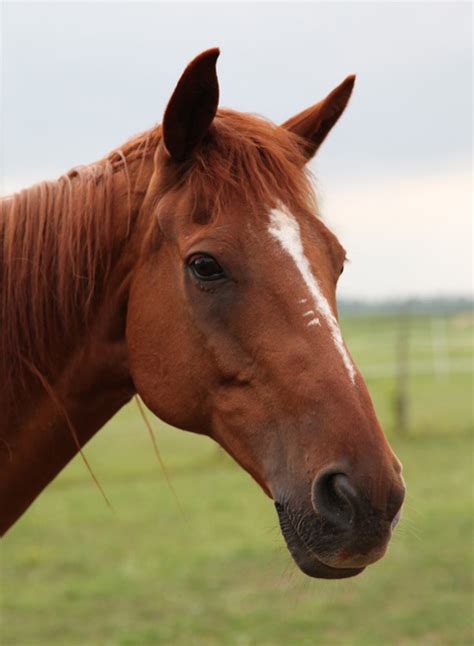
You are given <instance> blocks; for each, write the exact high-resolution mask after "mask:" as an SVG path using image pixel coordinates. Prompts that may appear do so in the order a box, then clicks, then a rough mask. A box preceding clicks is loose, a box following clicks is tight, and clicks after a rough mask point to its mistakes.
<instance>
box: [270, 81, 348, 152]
mask: <svg viewBox="0 0 474 646" xmlns="http://www.w3.org/2000/svg"><path fill="white" fill-rule="evenodd" d="M354 82H355V76H354V75H352V76H348V77H347V78H346V79H345V80H344V81H343V82H342V83H341V84H340V85H338V86H337V87H336V88H335V89H334V90H333V91H332V92H331V93H330V94H328V96H327V97H326V98H325V99H323V100H322V101H320V102H319V103H316V105H313V106H311V107H310V108H307V109H306V110H303V112H300V113H299V114H297V115H295V116H294V117H291V119H288V121H285V123H283V124H282V127H283V128H286V129H287V130H289V131H290V132H293V133H294V134H295V135H298V136H299V137H300V139H301V140H302V145H303V152H304V155H305V157H306V159H307V160H309V159H311V157H313V155H314V154H315V153H316V151H317V150H318V148H319V146H320V145H321V144H322V143H323V141H324V140H325V139H326V136H327V134H328V133H329V131H330V130H331V128H332V127H333V126H334V124H335V123H336V121H337V120H338V119H339V117H340V116H341V114H342V113H343V112H344V109H345V107H346V105H347V103H348V101H349V99H350V96H351V94H352V88H353V87H354Z"/></svg>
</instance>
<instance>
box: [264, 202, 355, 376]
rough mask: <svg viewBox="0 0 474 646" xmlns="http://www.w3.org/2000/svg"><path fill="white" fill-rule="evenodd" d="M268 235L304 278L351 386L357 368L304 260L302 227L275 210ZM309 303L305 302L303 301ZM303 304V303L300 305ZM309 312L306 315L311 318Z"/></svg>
mask: <svg viewBox="0 0 474 646" xmlns="http://www.w3.org/2000/svg"><path fill="white" fill-rule="evenodd" d="M268 231H269V233H270V234H271V235H272V236H273V237H274V238H275V239H276V240H278V242H279V243H280V245H281V246H282V248H283V249H284V250H285V251H286V252H287V253H288V254H289V255H290V256H291V258H292V259H293V262H294V263H295V265H296V268H297V269H298V271H299V272H300V274H301V277H302V278H303V281H304V283H305V285H306V287H307V288H308V291H309V293H310V294H311V296H312V297H313V300H314V306H315V310H316V311H317V312H318V313H319V314H320V315H321V316H322V317H323V319H324V320H325V321H326V323H327V325H328V327H329V330H330V332H331V336H332V338H333V341H334V344H335V346H336V348H337V351H338V352H339V354H340V355H341V357H342V360H343V362H344V365H345V367H346V370H347V372H348V373H349V377H350V378H351V381H352V383H355V374H356V372H355V368H354V364H353V363H352V361H351V358H350V357H349V353H348V352H347V349H346V346H345V345H344V341H343V340H342V334H341V330H340V328H339V324H338V322H337V319H336V317H335V316H334V314H333V313H332V310H331V306H330V305H329V302H328V300H327V298H326V297H325V296H324V294H323V293H322V291H321V288H320V286H319V283H318V281H317V279H316V277H315V276H314V275H313V272H312V271H311V266H310V264H309V261H308V259H307V258H306V256H305V253H304V249H303V242H302V240H301V234H300V226H299V224H298V222H297V221H296V219H295V218H294V217H293V216H292V215H290V214H289V213H285V212H284V211H281V210H280V209H273V210H272V211H271V213H270V226H269V227H268ZM303 301H305V302H306V299H303ZM301 302H302V301H300V303H301ZM311 313H313V312H312V311H311ZM308 314H309V312H306V313H305V314H303V316H308ZM308 325H311V326H312V325H320V322H319V318H316V317H315V318H313V319H312V320H311V321H310V322H309V323H308Z"/></svg>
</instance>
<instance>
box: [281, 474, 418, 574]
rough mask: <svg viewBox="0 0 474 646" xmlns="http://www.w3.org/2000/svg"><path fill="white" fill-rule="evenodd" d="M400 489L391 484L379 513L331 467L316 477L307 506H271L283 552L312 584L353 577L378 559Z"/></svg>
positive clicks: (393, 518)
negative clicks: (286, 551) (313, 579)
mask: <svg viewBox="0 0 474 646" xmlns="http://www.w3.org/2000/svg"><path fill="white" fill-rule="evenodd" d="M404 494H405V489H404V487H403V486H402V484H401V483H400V482H398V481H396V482H394V483H393V485H392V487H391V489H390V491H389V493H388V495H387V496H386V499H385V501H384V505H383V508H382V509H376V508H375V507H374V506H373V504H372V503H371V501H370V500H369V498H368V497H367V496H365V495H364V494H362V493H361V492H360V491H358V490H357V488H356V486H355V485H354V483H353V481H351V479H350V477H349V476H348V475H347V474H346V473H344V471H343V470H341V469H340V468H338V467H336V466H331V467H327V468H325V469H323V470H322V471H320V472H319V473H318V475H317V476H316V478H315V479H314V482H313V484H312V488H311V505H310V504H308V502H309V501H308V502H306V503H305V504H303V508H301V504H299V505H295V504H291V503H290V502H284V503H282V502H276V503H275V506H276V510H277V513H278V517H279V520H280V526H281V530H282V533H283V536H284V537H285V540H286V543H287V545H288V549H289V551H290V553H291V555H292V556H293V558H294V560H295V561H296V563H297V565H298V566H299V567H300V569H301V570H302V571H303V572H304V573H305V574H308V575H309V576H313V577H318V578H327V579H335V578H345V577H349V576H354V575H356V574H359V573H360V572H362V570H363V569H364V568H365V567H366V566H367V565H370V564H371V563H374V562H375V561H377V560H378V559H380V558H381V557H382V556H383V555H384V554H385V551H386V549H387V546H388V542H389V540H390V536H391V533H392V530H393V528H394V527H395V525H396V523H397V520H398V518H399V516H400V510H401V506H402V503H403V498H404Z"/></svg>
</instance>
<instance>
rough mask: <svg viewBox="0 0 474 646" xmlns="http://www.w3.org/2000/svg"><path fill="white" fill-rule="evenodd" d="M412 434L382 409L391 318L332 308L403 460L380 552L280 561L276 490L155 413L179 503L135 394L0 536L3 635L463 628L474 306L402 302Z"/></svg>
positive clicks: (389, 368) (393, 634)
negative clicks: (387, 537)
mask: <svg viewBox="0 0 474 646" xmlns="http://www.w3.org/2000/svg"><path fill="white" fill-rule="evenodd" d="M409 326H410V338H409V343H410V366H411V374H410V377H409V384H410V388H409V393H410V406H409V423H410V427H409V432H408V433H407V434H406V435H405V436H400V434H397V432H396V430H397V429H396V428H395V422H394V415H393V393H394V383H395V381H394V376H393V375H394V369H395V364H396V354H395V350H394V348H395V347H396V335H397V319H396V318H394V317H392V316H377V317H374V316H371V317H366V316H351V317H348V318H346V319H344V320H343V328H344V332H345V336H346V339H347V341H348V344H349V347H350V349H351V351H352V354H353V356H354V358H355V359H356V361H357V362H358V364H359V366H360V368H361V370H362V372H363V373H364V374H365V375H366V377H367V382H368V386H369V389H370V391H371V393H372V395H373V398H374V401H375V405H376V408H377V411H378V413H379V416H380V418H381V421H382V423H383V425H384V427H385V429H386V432H387V434H388V435H389V437H390V440H391V442H392V444H393V446H394V448H395V450H396V452H397V454H398V455H399V457H400V458H401V460H402V462H403V463H404V467H405V478H406V481H407V486H408V495H407V501H406V504H405V508H404V517H403V519H402V522H401V523H400V525H399V527H398V528H397V530H396V532H395V536H394V538H393V541H392V544H391V548H390V550H389V553H388V555H387V556H386V557H385V559H384V560H383V561H381V562H380V563H378V564H376V565H374V566H371V567H370V568H369V569H368V570H367V571H366V572H364V573H363V574H362V575H361V576H359V577H357V578H355V579H348V580H344V581H321V580H311V579H309V578H306V577H304V576H303V575H302V574H301V573H300V572H299V571H298V570H297V569H296V566H295V565H294V564H293V563H292V561H291V558H290V556H289V554H288V553H287V550H286V547H285V545H284V541H283V538H282V536H281V534H280V531H279V528H278V521H277V517H276V513H275V511H274V509H273V505H272V503H271V502H270V501H269V500H268V499H267V498H266V497H265V496H264V494H263V493H262V492H261V491H260V490H259V488H258V487H257V485H256V484H255V483H254V482H253V481H252V480H251V479H250V477H249V476H248V475H247V474H246V473H244V472H243V471H242V469H240V468H239V467H237V466H236V465H234V463H233V462H232V461H231V459H230V458H228V457H227V456H226V455H225V454H224V453H223V452H222V450H221V449H219V448H218V447H217V445H215V444H213V443H212V441H210V440H209V439H207V438H202V437H197V436H193V435H191V434H189V433H184V432H179V431H175V430H171V429H168V428H165V427H164V425H163V424H161V423H159V422H158V421H156V420H153V422H154V426H155V429H156V436H157V441H158V445H159V447H160V451H161V454H162V456H163V459H164V461H165V463H166V466H167V468H168V471H169V473H170V476H171V479H172V483H173V487H174V489H175V490H176V493H177V496H178V498H179V501H180V505H181V507H182V513H181V512H180V509H179V507H178V505H177V503H176V501H175V499H174V497H173V495H172V493H171V492H170V489H169V488H168V486H167V484H166V481H165V479H164V477H163V474H162V473H161V471H160V468H159V466H158V464H157V461H156V458H155V456H154V453H153V449H152V444H151V441H150V438H149V436H148V434H147V431H146V428H145V426H144V424H143V421H142V419H141V417H140V415H139V413H138V410H137V407H136V404H135V403H134V402H132V403H131V404H130V405H129V406H127V407H126V408H125V409H124V410H122V411H121V412H120V413H119V414H118V415H117V416H116V417H115V418H114V419H113V420H112V421H111V422H110V423H109V424H108V425H107V427H106V428H105V429H103V430H102V431H101V432H100V433H99V434H98V435H97V436H96V438H94V439H93V440H92V441H91V442H90V444H89V445H88V446H87V448H86V454H87V456H88V458H89V460H90V462H91V464H92V466H93V469H94V472H95V473H96V475H97V476H98V478H99V479H100V482H101V484H102V486H103V487H104V489H105V491H106V493H107V496H108V497H109V498H110V500H111V502H112V505H113V507H114V513H112V512H111V511H110V510H109V509H108V508H107V506H106V505H105V503H104V500H103V499H102V497H101V495H100V493H99V492H98V490H97V488H96V487H95V486H94V484H93V482H92V481H91V478H90V476H89V474H88V473H87V471H86V469H85V467H84V464H83V463H82V461H81V459H80V458H76V459H75V460H74V462H73V463H72V464H71V465H69V466H68V467H67V468H66V470H65V471H64V472H63V473H62V474H61V475H60V476H59V477H58V478H57V479H56V480H55V481H54V482H53V484H52V485H51V486H50V487H49V488H48V489H47V491H46V492H45V493H43V494H42V495H41V496H40V498H39V499H38V500H37V501H36V502H35V504H34V505H33V506H32V507H31V508H30V510H29V511H28V512H27V514H26V515H25V516H24V517H23V518H22V519H20V521H19V522H18V523H17V525H16V526H15V527H13V529H12V530H10V532H9V533H8V534H7V536H6V538H5V540H4V541H3V547H2V596H3V622H2V623H3V639H2V643H3V644H5V646H29V645H42V644H45V645H46V644H48V645H49V646H50V645H58V646H63V645H64V644H68V645H73V644H87V645H88V646H92V645H101V646H102V645H109V644H110V645H122V646H125V645H130V646H132V645H133V646H135V645H137V646H139V645H142V644H143V645H145V644H173V645H177V644H183V645H184V644H186V645H188V644H197V645H200V644H206V645H212V644H239V645H244V644H255V645H258V646H265V645H268V646H269V645H272V644H285V645H289V644H308V645H314V644H321V645H326V644H344V645H356V644H360V645H362V644H364V645H374V646H375V645H381V644H384V645H385V644H393V645H395V644H396V645H397V646H401V645H408V644H423V645H430V644H433V645H441V644H442V645H445V644H453V645H462V644H470V643H472V625H471V621H472V620H471V608H472V585H473V580H472V547H471V545H472V538H473V535H472V499H471V486H470V483H471V477H472V435H471V433H472V426H473V415H472V360H473V346H472V340H473V330H474V328H473V320H472V317H471V316H470V315H453V316H451V317H449V318H445V317H429V316H413V317H412V318H411V320H410V322H409Z"/></svg>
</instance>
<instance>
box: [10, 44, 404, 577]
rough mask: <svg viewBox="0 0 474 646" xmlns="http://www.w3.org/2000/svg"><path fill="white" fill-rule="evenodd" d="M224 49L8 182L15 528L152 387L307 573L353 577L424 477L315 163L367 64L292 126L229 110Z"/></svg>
mask: <svg viewBox="0 0 474 646" xmlns="http://www.w3.org/2000/svg"><path fill="white" fill-rule="evenodd" d="M218 56H219V50H218V49H217V48H215V49H209V50H207V51H205V52H203V53H201V54H200V55H199V56H197V57H196V58H195V59H194V60H193V61H191V62H190V63H189V65H188V66H187V67H186V69H185V70H184V72H183V74H182V76H181V78H180V79H179V81H178V83H177V85H176V88H175V90H174V92H173V93H172V95H171V98H170V99H169V102H168V104H167V107H166V110H165V112H164V117H163V120H162V123H161V124H160V125H157V126H154V127H153V128H151V129H150V130H148V131H146V132H144V133H142V134H139V135H138V136H135V137H134V138H132V139H130V140H128V141H127V142H126V143H125V144H124V145H123V146H121V147H120V148H117V149H115V150H113V151H112V152H111V153H109V154H107V155H106V156H105V157H104V158H103V159H101V160H99V161H97V162H95V163H92V164H89V165H84V166H79V167H77V168H74V169H72V170H71V171H69V172H68V173H66V174H65V175H63V176H61V177H60V178H59V179H58V180H55V181H46V182H42V183H39V184H37V185H34V186H32V187H30V188H28V189H25V190H22V191H20V192H18V193H15V194H13V195H11V196H6V197H4V198H3V199H2V201H1V212H0V260H1V265H2V272H1V275H0V321H1V326H0V410H1V411H2V416H1V420H0V464H1V468H0V501H1V505H0V532H1V534H2V535H3V534H5V532H6V531H7V530H9V528H11V526H12V525H13V524H14V523H15V522H16V521H17V520H18V519H19V518H20V516H21V515H22V514H23V513H24V512H25V510H26V509H27V508H28V506H29V505H30V504H31V503H32V502H33V500H35V498H36V497H37V496H38V495H39V494H40V492H41V491H42V490H43V489H44V488H45V487H46V486H47V485H48V483H50V482H51V481H52V480H53V478H54V477H55V476H56V475H57V474H58V473H59V472H60V471H61V470H62V469H63V468H64V467H65V465H66V464H67V463H68V462H69V461H70V460H71V459H72V458H73V457H74V456H75V455H76V454H78V453H79V452H82V447H84V445H85V444H86V443H87V441H88V440H89V439H90V438H91V437H92V436H93V435H94V434H95V433H96V432H97V431H98V430H99V429H100V428H101V427H102V426H103V425H104V424H105V422H106V421H107V420H109V419H110V418H111V417H112V416H113V415H114V414H115V413H116V412H117V411H118V410H119V409H120V408H121V407H122V406H124V404H126V403H127V402H128V401H129V400H130V399H131V398H132V397H133V396H135V395H138V396H139V397H140V398H141V399H142V400H143V401H144V402H145V404H146V405H147V407H148V408H149V409H150V410H151V411H152V412H153V413H155V414H156V415H157V416H158V417H159V418H160V419H162V420H164V421H165V422H167V423H168V424H171V425H173V426H175V427H177V428H179V429H184V430H187V431H191V432H193V433H200V434H204V435H207V436H209V437H211V438H212V439H213V440H215V441H216V442H217V443H218V444H219V445H220V446H221V447H223V448H224V449H225V450H226V451H227V452H228V453H229V454H230V455H231V456H232V457H233V458H234V460H235V461H236V462H237V463H238V464H239V465H241V467H243V469H245V470H246V471H247V472H248V473H249V474H250V475H251V476H252V477H253V478H254V479H255V481H256V482H257V483H258V484H259V485H260V487H261V489H262V490H263V492H264V493H265V494H266V495H267V496H268V497H269V498H270V499H271V500H272V501H273V502H274V505H275V508H276V512H277V515H278V519H279V524H280V527H281V531H282V534H283V536H284V539H285V541H286V544H287V547H288V550H289V552H290V554H291V555H292V557H293V559H294V561H295V562H296V564H297V565H298V566H299V568H300V569H301V570H302V571H303V572H304V573H306V574H307V575H309V576H312V577H318V578H327V579H337V578H344V577H350V576H354V575H356V574H358V573H360V572H362V571H363V570H364V568H365V567H366V566H368V565H370V564H372V563H374V562H375V561H377V560H378V559H380V558H381V557H382V556H383V555H384V553H385V552H386V550H387V546H388V543H389V541H390V537H391V534H392V531H393V528H394V527H395V525H396V523H397V521H398V519H399V517H400V512H401V507H402V503H403V498H404V491H405V486H404V482H403V478H402V469H401V464H400V462H399V461H398V459H397V458H396V456H395V454H394V453H393V451H392V449H391V448H390V446H389V444H388V441H387V439H386V438H385V436H384V434H383V431H382V429H381V427H380V424H379V422H378V420H377V417H376V414H375V411H374V408H373V405H372V402H371V399H370V395H369V393H368V390H367V388H366V385H365V383H364V380H363V378H362V376H361V373H360V372H359V370H358V369H357V367H356V365H355V363H354V361H353V359H352V357H351V355H350V354H349V351H348V349H347V347H346V345H345V343H344V340H343V338H342V334H341V329H340V327H339V322H338V313H337V306H336V297H335V293H336V286H337V282H338V278H339V276H340V274H341V273H342V271H343V268H344V262H345V257H346V252H345V250H344V248H343V247H342V246H341V244H340V243H339V241H338V240H337V238H336V236H335V235H334V234H333V233H332V232H331V231H330V230H329V228H328V227H327V226H326V225H325V224H324V223H323V220H322V218H321V216H320V214H319V212H318V205H317V199H316V196H315V192H314V188H313V184H312V182H311V177H310V175H309V172H308V171H307V166H306V165H307V162H308V161H309V160H310V159H311V158H312V157H313V156H314V155H315V154H316V152H317V151H318V149H319V147H320V145H321V144H322V143H323V141H324V140H325V139H326V136H327V135H328V133H329V131H330V130H331V129H332V127H333V126H334V125H335V123H336V122H337V121H338V119H339V117H340V116H341V114H342V113H343V111H344V109H345V107H346V105H347V103H348V101H349V98H350V96H351V93H352V89H353V86H354V81H355V77H354V76H349V77H347V78H346V79H345V80H344V81H343V82H342V83H341V84H340V85H338V86H337V87H336V88H335V89H334V90H333V91H332V92H330V94H328V95H327V96H326V98H324V99H323V100H322V101H320V102H319V103H317V104H315V105H313V106H312V107H309V108H308V109H306V110H304V111H302V112H300V113H299V114H297V115H296V116H293V117H292V118H290V119H288V120H287V121H285V122H284V123H283V124H282V125H275V124H274V123H272V122H270V121H268V120H266V119H264V118H262V117H260V116H255V115H251V114H246V113H241V112H237V111H233V110H230V109H225V108H219V105H218V103H219V85H218V78H217V72H216V64H217V58H218Z"/></svg>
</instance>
